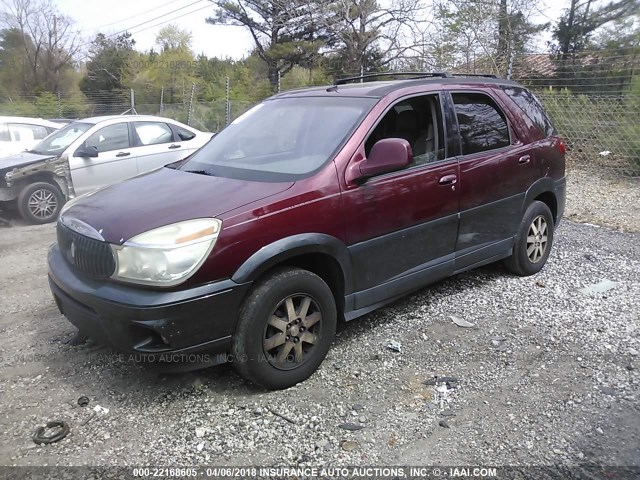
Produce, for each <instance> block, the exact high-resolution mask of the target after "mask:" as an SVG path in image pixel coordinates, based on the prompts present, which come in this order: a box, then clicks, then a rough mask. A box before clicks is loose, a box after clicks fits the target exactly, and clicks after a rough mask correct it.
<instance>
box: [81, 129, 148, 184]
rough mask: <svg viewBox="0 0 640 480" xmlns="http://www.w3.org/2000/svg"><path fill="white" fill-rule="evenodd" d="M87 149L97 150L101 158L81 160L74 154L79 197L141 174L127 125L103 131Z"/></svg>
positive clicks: (87, 143) (89, 142) (100, 131)
mask: <svg viewBox="0 0 640 480" xmlns="http://www.w3.org/2000/svg"><path fill="white" fill-rule="evenodd" d="M85 145H86V146H87V147H89V148H91V147H94V148H95V149H96V150H97V151H98V156H97V157H80V156H76V155H77V154H76V153H74V154H73V156H72V157H71V158H69V166H70V168H71V178H72V180H73V187H74V189H75V192H76V194H77V195H82V194H83V193H87V192H91V191H93V190H96V189H98V188H100V187H102V186H105V185H111V184H113V183H117V182H120V181H122V180H125V179H127V178H131V177H134V176H136V175H137V174H138V167H137V164H136V157H135V153H134V151H133V149H132V148H131V142H130V135H129V125H128V123H127V122H120V123H114V124H113V125H108V126H106V127H102V128H101V129H99V130H98V131H96V132H95V133H93V134H92V135H91V136H89V138H87V140H86V141H85Z"/></svg>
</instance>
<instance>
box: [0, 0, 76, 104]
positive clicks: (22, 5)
mask: <svg viewBox="0 0 640 480" xmlns="http://www.w3.org/2000/svg"><path fill="white" fill-rule="evenodd" d="M0 5H1V6H2V13H1V14H0V24H1V25H3V26H4V28H13V29H16V30H18V31H19V32H20V33H21V35H22V37H23V39H24V41H23V42H22V43H23V46H24V59H25V66H26V68H25V71H24V72H23V75H24V87H25V89H26V90H28V91H33V90H44V91H50V92H55V91H60V90H62V89H64V87H65V86H64V85H62V74H63V73H64V72H65V71H66V70H69V69H71V68H73V66H74V65H75V60H74V57H75V55H77V54H78V53H79V51H80V48H81V46H82V42H81V37H80V33H79V32H78V31H77V30H75V29H74V23H73V20H72V19H71V18H69V17H67V16H65V15H62V14H60V13H59V12H58V10H57V9H56V8H55V7H54V6H53V4H52V3H51V0H0Z"/></svg>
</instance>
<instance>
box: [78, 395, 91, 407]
mask: <svg viewBox="0 0 640 480" xmlns="http://www.w3.org/2000/svg"><path fill="white" fill-rule="evenodd" d="M78 405H80V406H81V407H86V406H87V405H89V397H86V396H84V395H83V396H81V397H80V398H79V399H78Z"/></svg>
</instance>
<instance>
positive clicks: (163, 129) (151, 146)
mask: <svg viewBox="0 0 640 480" xmlns="http://www.w3.org/2000/svg"><path fill="white" fill-rule="evenodd" d="M132 125H133V133H134V141H135V145H136V148H135V151H136V156H137V161H138V172H139V173H144V172H149V171H151V170H154V169H156V168H160V167H163V166H165V165H167V164H169V163H172V162H176V161H178V160H181V159H183V158H184V157H186V156H187V155H189V148H188V145H189V142H188V141H181V140H180V139H179V138H178V139H176V135H175V134H174V131H173V130H172V129H171V127H170V126H169V125H168V124H167V123H165V122H154V121H143V122H132Z"/></svg>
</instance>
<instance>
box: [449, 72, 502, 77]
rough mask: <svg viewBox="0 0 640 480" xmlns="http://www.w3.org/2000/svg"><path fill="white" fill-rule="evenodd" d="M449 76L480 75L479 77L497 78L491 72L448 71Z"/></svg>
mask: <svg viewBox="0 0 640 480" xmlns="http://www.w3.org/2000/svg"><path fill="white" fill-rule="evenodd" d="M449 76H451V77H481V78H498V76H497V75H494V74H492V73H450V74H449Z"/></svg>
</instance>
